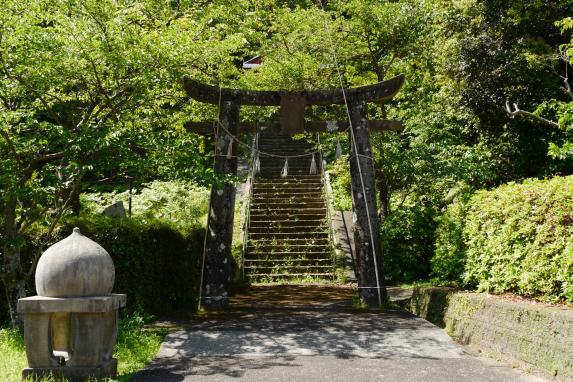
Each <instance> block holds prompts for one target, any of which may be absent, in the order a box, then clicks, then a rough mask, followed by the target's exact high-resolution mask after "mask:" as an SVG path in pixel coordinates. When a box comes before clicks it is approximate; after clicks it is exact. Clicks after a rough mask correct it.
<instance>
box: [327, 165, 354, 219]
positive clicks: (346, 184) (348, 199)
mask: <svg viewBox="0 0 573 382" xmlns="http://www.w3.org/2000/svg"><path fill="white" fill-rule="evenodd" d="M328 173H329V174H330V184H331V186H332V207H333V208H334V209H335V210H336V211H352V191H351V183H350V161H349V159H348V155H343V156H342V157H341V158H340V159H337V160H336V162H334V163H333V165H332V167H331V168H330V169H329V170H328Z"/></svg>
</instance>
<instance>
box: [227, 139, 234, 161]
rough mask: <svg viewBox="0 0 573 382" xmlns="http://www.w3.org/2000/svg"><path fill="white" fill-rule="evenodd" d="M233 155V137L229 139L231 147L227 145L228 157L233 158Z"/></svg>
mask: <svg viewBox="0 0 573 382" xmlns="http://www.w3.org/2000/svg"><path fill="white" fill-rule="evenodd" d="M232 157H233V138H232V137H231V140H230V141H229V147H227V159H231V158H232Z"/></svg>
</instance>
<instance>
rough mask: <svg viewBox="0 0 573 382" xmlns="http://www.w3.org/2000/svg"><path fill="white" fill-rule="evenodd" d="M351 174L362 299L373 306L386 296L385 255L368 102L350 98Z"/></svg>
mask: <svg viewBox="0 0 573 382" xmlns="http://www.w3.org/2000/svg"><path fill="white" fill-rule="evenodd" d="M348 107H349V111H350V121H351V130H349V135H350V137H349V138H350V139H349V142H350V153H351V154H350V175H351V185H352V205H353V207H354V208H353V209H354V217H353V221H354V225H353V228H352V231H353V234H354V243H355V251H356V266H357V268H358V269H357V272H356V276H357V277H358V288H359V289H358V295H359V296H360V301H361V302H362V303H363V304H365V305H367V306H368V307H371V308H376V307H380V306H381V305H382V304H383V303H384V301H385V300H386V288H385V287H384V273H383V256H382V246H381V245H380V240H379V235H380V229H379V224H378V216H377V211H378V210H377V208H376V186H375V180H374V166H373V163H372V148H371V146H370V136H369V131H368V108H367V105H366V103H365V102H350V103H349V105H348Z"/></svg>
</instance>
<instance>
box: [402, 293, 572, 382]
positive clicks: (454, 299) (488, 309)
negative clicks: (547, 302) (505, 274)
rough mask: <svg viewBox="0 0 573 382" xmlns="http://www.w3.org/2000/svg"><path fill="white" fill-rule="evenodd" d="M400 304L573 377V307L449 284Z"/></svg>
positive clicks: (490, 347) (470, 340) (486, 348)
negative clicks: (460, 289)
mask: <svg viewBox="0 0 573 382" xmlns="http://www.w3.org/2000/svg"><path fill="white" fill-rule="evenodd" d="M400 305H402V307H404V308H406V309H407V310H409V311H410V312H412V313H413V314H415V315H417V316H419V317H422V318H424V319H426V320H428V321H430V322H432V323H434V324H436V325H438V326H440V327H443V328H445V329H446V331H447V332H448V334H449V335H450V336H451V337H453V338H454V339H456V340H459V341H460V342H462V343H464V344H468V345H472V346H473V347H477V348H478V349H480V350H482V351H483V352H484V353H486V354H488V355H491V356H493V357H496V358H499V359H502V360H505V361H509V362H512V363H517V364H519V365H520V366H521V367H524V368H526V369H527V368H530V369H531V368H535V369H540V370H542V371H545V372H546V373H548V374H550V375H553V376H556V377H557V379H558V380H559V381H573V309H567V308H559V307H550V306H544V305H534V304H531V303H525V302H514V301H509V300H503V299H500V298H495V297H488V296H487V295H485V294H478V293H468V292H458V291H455V290H453V289H449V288H417V289H415V290H414V293H413V295H412V298H411V299H408V300H404V301H402V302H401V304H400Z"/></svg>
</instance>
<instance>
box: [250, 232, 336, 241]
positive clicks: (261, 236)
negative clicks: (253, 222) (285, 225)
mask: <svg viewBox="0 0 573 382" xmlns="http://www.w3.org/2000/svg"><path fill="white" fill-rule="evenodd" d="M249 238H250V239H252V240H265V239H266V238H268V239H271V240H279V239H306V238H311V239H316V238H319V239H323V238H325V239H328V238H329V232H328V231H319V230H311V231H295V232H249Z"/></svg>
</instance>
